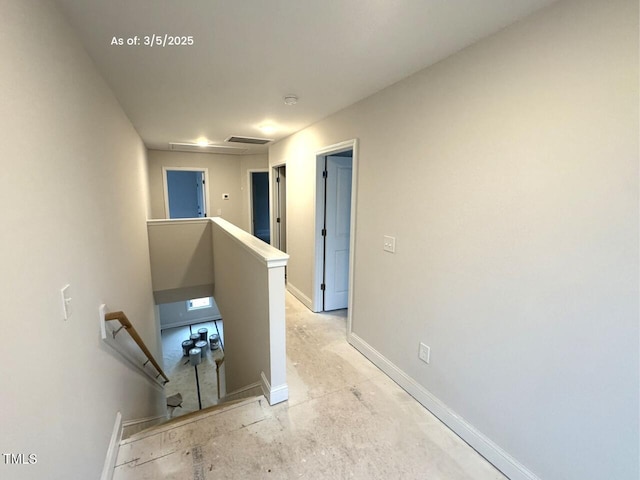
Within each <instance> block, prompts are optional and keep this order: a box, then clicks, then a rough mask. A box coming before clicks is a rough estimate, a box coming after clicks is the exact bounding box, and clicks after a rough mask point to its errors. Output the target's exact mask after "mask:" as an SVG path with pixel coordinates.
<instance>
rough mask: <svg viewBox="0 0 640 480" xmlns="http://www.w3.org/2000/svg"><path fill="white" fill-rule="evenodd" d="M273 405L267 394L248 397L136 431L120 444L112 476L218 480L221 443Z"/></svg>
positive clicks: (125, 479)
mask: <svg viewBox="0 0 640 480" xmlns="http://www.w3.org/2000/svg"><path fill="white" fill-rule="evenodd" d="M269 408H270V407H269V405H268V403H267V401H266V399H265V398H264V396H262V395H261V396H254V397H250V398H243V399H239V400H233V401H229V402H226V403H222V404H219V405H215V406H213V407H210V408H207V409H203V410H201V411H198V412H194V413H190V414H187V415H183V416H181V417H177V418H174V419H171V420H168V421H166V422H164V423H162V424H160V425H156V426H154V427H151V428H148V429H146V430H144V431H141V432H139V433H136V434H134V435H132V436H130V437H129V438H127V439H126V440H122V441H121V442H120V448H119V451H118V457H117V460H116V468H115V470H114V475H113V479H114V480H129V479H136V480H142V479H157V478H176V479H178V478H184V479H194V480H196V479H197V480H200V479H205V478H214V477H215V478H219V477H218V476H210V475H212V473H210V472H213V471H214V470H216V466H219V464H220V463H221V462H222V461H223V460H224V459H222V458H220V455H219V452H218V451H217V448H216V445H218V444H219V443H221V442H224V441H225V440H224V437H225V436H228V435H230V434H233V432H235V431H238V430H240V429H242V428H245V427H247V426H249V425H252V424H255V423H258V422H260V421H262V420H264V419H265V418H267V416H268V415H269V414H268V409H269ZM208 474H209V475H208Z"/></svg>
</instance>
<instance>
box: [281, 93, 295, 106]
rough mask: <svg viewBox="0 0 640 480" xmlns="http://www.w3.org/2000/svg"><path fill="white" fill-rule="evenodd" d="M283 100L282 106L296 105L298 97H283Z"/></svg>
mask: <svg viewBox="0 0 640 480" xmlns="http://www.w3.org/2000/svg"><path fill="white" fill-rule="evenodd" d="M283 100H284V104H285V105H295V104H296V103H298V96H297V95H285V96H284V98H283Z"/></svg>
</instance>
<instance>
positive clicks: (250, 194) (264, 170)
mask: <svg viewBox="0 0 640 480" xmlns="http://www.w3.org/2000/svg"><path fill="white" fill-rule="evenodd" d="M260 172H262V173H266V174H267V177H268V180H267V182H269V185H271V183H270V180H271V175H269V169H268V168H250V169H248V170H247V197H248V199H249V203H248V205H249V233H251V235H255V234H256V232H254V231H253V177H252V176H251V174H252V173H260ZM267 195H268V197H269V200H270V199H271V195H269V194H268V193H267ZM269 203H271V202H269ZM269 228H271V209H269ZM269 243H271V231H269ZM272 245H273V244H272Z"/></svg>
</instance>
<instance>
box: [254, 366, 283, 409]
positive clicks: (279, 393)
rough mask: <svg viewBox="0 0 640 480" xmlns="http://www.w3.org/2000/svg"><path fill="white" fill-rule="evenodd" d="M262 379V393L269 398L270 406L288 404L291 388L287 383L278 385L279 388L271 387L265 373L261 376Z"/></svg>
mask: <svg viewBox="0 0 640 480" xmlns="http://www.w3.org/2000/svg"><path fill="white" fill-rule="evenodd" d="M260 378H261V380H262V382H261V384H262V393H263V394H264V396H265V397H266V398H267V401H268V402H269V405H275V404H276V403H281V402H286V401H287V400H288V399H289V386H288V385H287V384H286V383H285V384H283V385H278V386H277V387H271V384H270V383H269V380H267V376H266V375H265V374H264V372H262V373H261V374H260Z"/></svg>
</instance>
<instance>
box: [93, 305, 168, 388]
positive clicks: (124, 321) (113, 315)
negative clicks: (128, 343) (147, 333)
mask: <svg viewBox="0 0 640 480" xmlns="http://www.w3.org/2000/svg"><path fill="white" fill-rule="evenodd" d="M104 319H105V321H107V322H110V321H113V320H118V321H119V322H120V325H122V327H123V328H124V329H125V330H126V331H127V332H128V333H129V335H130V336H131V338H133V341H134V342H136V343H137V344H138V346H139V347H140V350H142V351H143V352H144V354H145V355H146V356H147V359H148V360H149V361H150V362H151V363H152V364H153V366H154V367H155V368H156V370H157V371H158V373H159V374H160V375H162V377H164V379H165V380H166V382H168V381H169V377H167V375H166V374H165V373H164V372H163V371H162V368H160V365H158V362H156V359H155V358H153V355H152V354H151V352H150V351H149V349H148V348H147V346H146V345H145V344H144V341H143V340H142V338H141V337H140V335H139V334H138V332H137V331H136V329H135V328H134V326H133V325H132V324H131V322H130V321H129V319H128V318H127V316H126V315H125V314H124V312H109V313H105V314H104ZM166 382H165V383H166Z"/></svg>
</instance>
